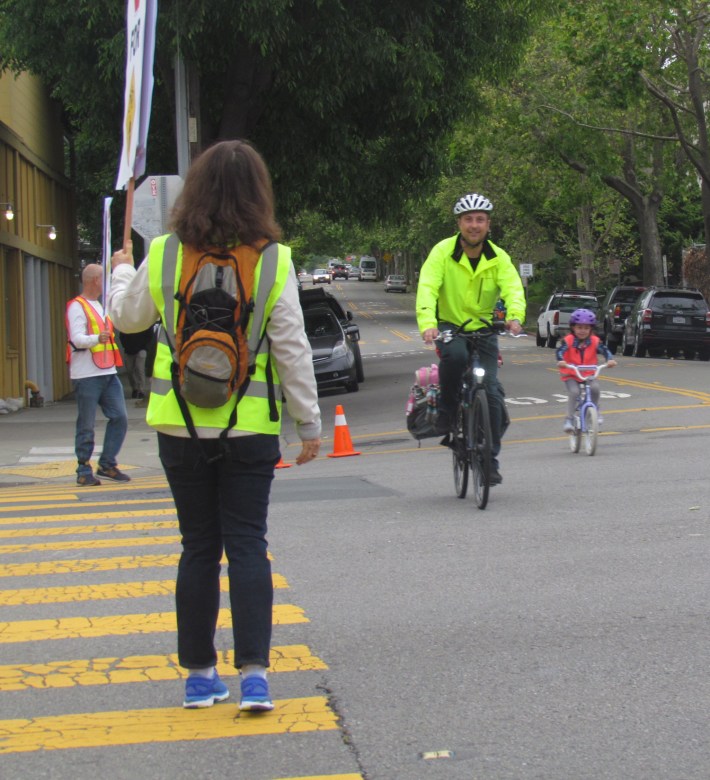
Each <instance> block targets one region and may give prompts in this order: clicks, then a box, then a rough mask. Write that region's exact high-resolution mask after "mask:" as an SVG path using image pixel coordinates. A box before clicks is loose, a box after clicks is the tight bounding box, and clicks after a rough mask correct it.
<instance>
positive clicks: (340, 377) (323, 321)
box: [303, 306, 358, 393]
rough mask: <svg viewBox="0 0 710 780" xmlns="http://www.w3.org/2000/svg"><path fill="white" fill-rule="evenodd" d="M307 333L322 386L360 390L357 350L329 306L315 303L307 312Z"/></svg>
mask: <svg viewBox="0 0 710 780" xmlns="http://www.w3.org/2000/svg"><path fill="white" fill-rule="evenodd" d="M303 320H304V323H305V326H306V336H308V341H309V343H310V345H311V349H312V350H313V368H314V371H315V375H316V382H317V384H318V388H319V389H321V388H324V389H325V388H332V387H340V386H342V387H344V388H345V389H346V390H347V391H348V392H349V393H353V392H356V391H357V390H358V381H357V370H356V368H355V353H354V352H353V348H352V342H351V341H350V339H349V338H348V337H347V336H346V335H345V331H344V330H343V326H342V325H341V324H340V322H339V320H338V318H337V317H336V316H335V314H333V310H332V309H331V308H330V307H328V306H313V307H311V308H309V309H306V310H305V311H304V312H303Z"/></svg>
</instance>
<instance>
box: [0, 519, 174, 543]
mask: <svg viewBox="0 0 710 780" xmlns="http://www.w3.org/2000/svg"><path fill="white" fill-rule="evenodd" d="M143 516H144V517H145V513H144V514H143ZM177 525H178V524H177V520H156V521H154V522H147V523H106V525H60V526H59V527H58V528H46V527H43V528H13V529H12V530H10V531H3V530H0V539H21V538H22V537H24V536H37V535H41V536H43V537H44V536H74V535H79V534H92V535H93V534H110V533H114V532H118V531H164V530H171V531H174V530H175V529H176V528H177Z"/></svg>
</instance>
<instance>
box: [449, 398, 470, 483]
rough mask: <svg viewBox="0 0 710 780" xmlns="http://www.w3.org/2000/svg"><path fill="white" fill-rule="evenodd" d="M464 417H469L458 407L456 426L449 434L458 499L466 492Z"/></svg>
mask: <svg viewBox="0 0 710 780" xmlns="http://www.w3.org/2000/svg"><path fill="white" fill-rule="evenodd" d="M465 417H470V414H464V410H463V409H462V408H461V406H459V407H458V409H457V410H456V426H455V428H454V431H453V433H452V434H451V438H452V442H451V445H452V450H453V453H452V454H453V458H454V488H455V489H456V495H457V496H458V497H459V498H466V492H467V490H468V455H467V451H466V441H465V439H464V418H465Z"/></svg>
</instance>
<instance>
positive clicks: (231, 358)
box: [175, 245, 259, 409]
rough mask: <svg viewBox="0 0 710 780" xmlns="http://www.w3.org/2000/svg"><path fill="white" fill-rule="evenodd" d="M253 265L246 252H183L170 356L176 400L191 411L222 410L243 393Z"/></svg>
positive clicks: (253, 256) (254, 254) (254, 255)
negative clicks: (173, 363)
mask: <svg viewBox="0 0 710 780" xmlns="http://www.w3.org/2000/svg"><path fill="white" fill-rule="evenodd" d="M258 262H259V252H258V251H257V250H256V249H254V247H251V246H245V245H243V246H238V247H235V248H234V249H231V250H229V251H226V250H217V249H215V250H213V251H208V252H201V251H200V250H197V249H194V248H192V247H188V246H183V258H182V273H181V275H180V286H179V288H178V291H177V292H176V294H175V298H176V299H177V301H178V303H179V307H178V315H177V323H176V328H175V355H176V362H177V368H178V377H177V378H178V386H179V390H180V395H181V396H182V397H183V398H184V399H185V400H186V401H188V402H189V403H191V404H193V405H194V406H199V407H203V408H208V409H214V408H217V407H220V406H224V404H226V403H227V401H229V399H230V398H231V397H232V394H233V393H234V392H237V393H238V395H239V398H241V396H242V395H243V394H244V391H245V390H246V387H247V385H248V382H249V376H248V368H249V350H248V347H247V338H246V329H247V324H248V322H249V315H250V314H251V312H252V310H253V308H254V300H253V298H252V292H253V289H254V269H255V268H256V264H257V263H258Z"/></svg>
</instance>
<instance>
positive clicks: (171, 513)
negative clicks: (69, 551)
mask: <svg viewBox="0 0 710 780" xmlns="http://www.w3.org/2000/svg"><path fill="white" fill-rule="evenodd" d="M114 506H116V504H115V502H114ZM2 511H3V512H8V511H13V512H16V511H18V510H16V509H15V508H14V507H13V509H12V510H7V509H5V510H2ZM146 515H148V516H149V517H176V514H175V509H174V508H171V509H129V510H128V511H125V510H122V511H120V512H77V513H76V514H68V515H30V516H29V517H19V516H14V517H7V516H6V517H2V518H0V525H10V524H12V523H21V524H23V525H25V524H27V523H65V522H66V521H67V520H110V519H112V518H116V519H120V520H127V519H128V518H129V517H145V516H146ZM175 526H176V523H173V525H172V527H173V528H174V527H175ZM37 530H41V531H42V533H43V534H45V533H47V534H49V533H52V531H51V529H49V528H48V529H46V530H45V529H44V528H42V529H37ZM36 532H37V531H35V533H36ZM0 533H1V532H0Z"/></svg>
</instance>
